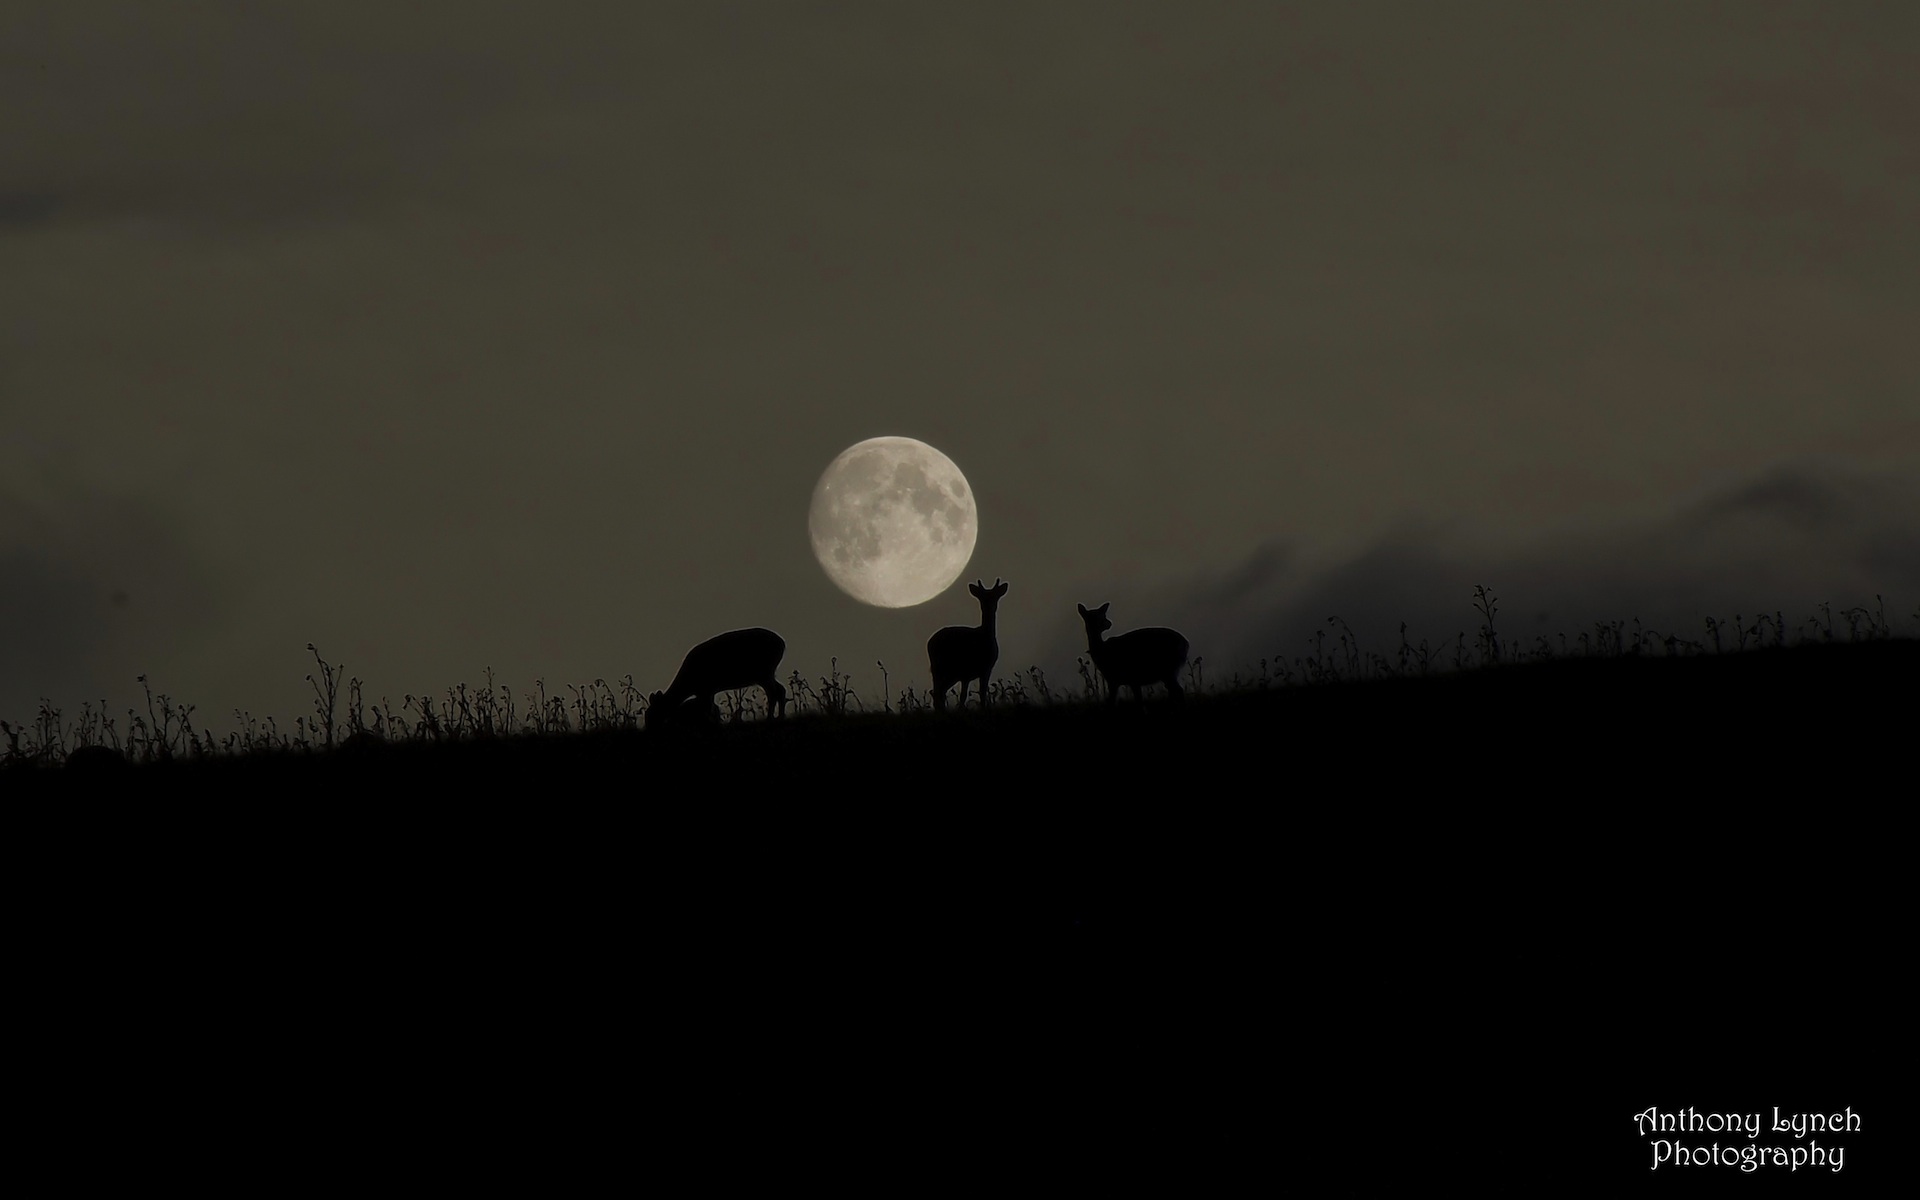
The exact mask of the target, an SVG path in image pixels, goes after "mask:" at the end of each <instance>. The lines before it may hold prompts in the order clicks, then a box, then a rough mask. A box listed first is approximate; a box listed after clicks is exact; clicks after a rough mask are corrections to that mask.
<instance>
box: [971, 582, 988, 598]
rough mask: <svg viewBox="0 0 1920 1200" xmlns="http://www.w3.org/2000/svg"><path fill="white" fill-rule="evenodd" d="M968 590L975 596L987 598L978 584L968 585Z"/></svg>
mask: <svg viewBox="0 0 1920 1200" xmlns="http://www.w3.org/2000/svg"><path fill="white" fill-rule="evenodd" d="M967 590H968V591H970V592H972V593H973V594H974V595H975V596H980V597H984V596H986V593H985V592H983V591H981V590H980V585H979V584H978V583H970V584H968V585H967Z"/></svg>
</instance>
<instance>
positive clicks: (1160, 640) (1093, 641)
mask: <svg viewBox="0 0 1920 1200" xmlns="http://www.w3.org/2000/svg"><path fill="white" fill-rule="evenodd" d="M1074 607H1076V608H1078V609H1079V610H1080V619H1081V620H1082V621H1085V622H1086V623H1087V654H1088V655H1090V656H1091V657H1092V659H1093V665H1094V666H1096V667H1098V668H1100V674H1101V675H1102V676H1103V677H1104V678H1105V679H1106V681H1107V703H1108V704H1112V703H1114V702H1115V701H1117V700H1118V699H1119V698H1120V689H1121V688H1123V687H1127V688H1132V689H1133V698H1134V699H1135V700H1138V699H1139V698H1140V689H1141V688H1143V687H1146V686H1148V685H1150V684H1155V683H1164V684H1166V685H1167V696H1168V697H1169V698H1171V699H1174V700H1178V699H1179V698H1180V678H1179V676H1180V668H1181V667H1183V666H1185V665H1186V663H1187V639H1186V638H1184V637H1181V636H1180V635H1179V634H1178V633H1175V632H1174V631H1173V630H1171V629H1165V628H1161V627H1159V626H1154V627H1152V628H1148V629H1132V630H1129V631H1127V632H1126V633H1123V634H1121V635H1120V636H1119V637H1117V638H1114V639H1112V640H1111V641H1102V640H1101V638H1100V635H1101V634H1103V633H1105V632H1106V631H1107V630H1109V629H1112V628H1113V622H1112V621H1109V620H1108V619H1107V610H1108V609H1109V608H1112V607H1113V604H1112V602H1111V601H1109V602H1108V603H1106V604H1102V605H1101V606H1100V607H1099V608H1092V609H1090V608H1088V607H1087V606H1086V605H1084V604H1077V605H1075V606H1074Z"/></svg>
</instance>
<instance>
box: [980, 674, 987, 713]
mask: <svg viewBox="0 0 1920 1200" xmlns="http://www.w3.org/2000/svg"><path fill="white" fill-rule="evenodd" d="M986 707H987V677H986V676H985V675H982V676H981V677H980V708H981V709H982V711H984V710H985V709H986Z"/></svg>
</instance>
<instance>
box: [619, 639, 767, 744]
mask: <svg viewBox="0 0 1920 1200" xmlns="http://www.w3.org/2000/svg"><path fill="white" fill-rule="evenodd" d="M786 653H787V643H786V639H784V638H782V637H781V636H780V635H779V634H777V633H775V632H774V631H773V630H771V629H735V630H733V631H732V632H730V633H723V634H721V635H720V636H718V637H713V638H708V639H707V640H706V641H704V642H701V643H700V644H699V645H698V646H695V647H694V648H693V649H691V650H689V651H687V657H686V658H685V659H683V660H681V663H680V670H679V672H678V673H677V674H675V675H674V677H673V682H672V683H670V684H668V685H667V690H666V691H664V692H655V693H653V695H651V696H649V697H648V698H647V725H648V726H649V727H652V726H653V725H654V724H655V723H656V722H662V723H665V722H670V721H672V720H674V719H676V718H680V719H687V718H691V719H693V720H711V719H712V713H713V712H714V707H713V698H714V696H715V695H717V694H718V693H720V692H730V691H732V690H733V689H735V688H745V687H757V688H759V689H761V690H762V691H764V692H766V694H767V711H768V713H770V714H771V715H773V716H783V715H785V713H786V711H787V689H786V688H784V687H782V686H780V680H779V679H778V678H777V677H776V676H775V672H776V671H778V670H779V668H780V660H781V658H783V657H784V656H785V655H786Z"/></svg>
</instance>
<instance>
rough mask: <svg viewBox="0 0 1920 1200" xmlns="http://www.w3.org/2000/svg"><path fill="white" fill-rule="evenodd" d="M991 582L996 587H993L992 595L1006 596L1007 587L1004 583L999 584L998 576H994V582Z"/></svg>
mask: <svg viewBox="0 0 1920 1200" xmlns="http://www.w3.org/2000/svg"><path fill="white" fill-rule="evenodd" d="M993 582H994V584H995V585H996V586H995V587H994V589H993V594H994V595H996V596H1004V595H1006V594H1007V585H1006V584H1004V583H1001V582H1000V579H999V577H998V576H996V577H995V578H994V581H993Z"/></svg>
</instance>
